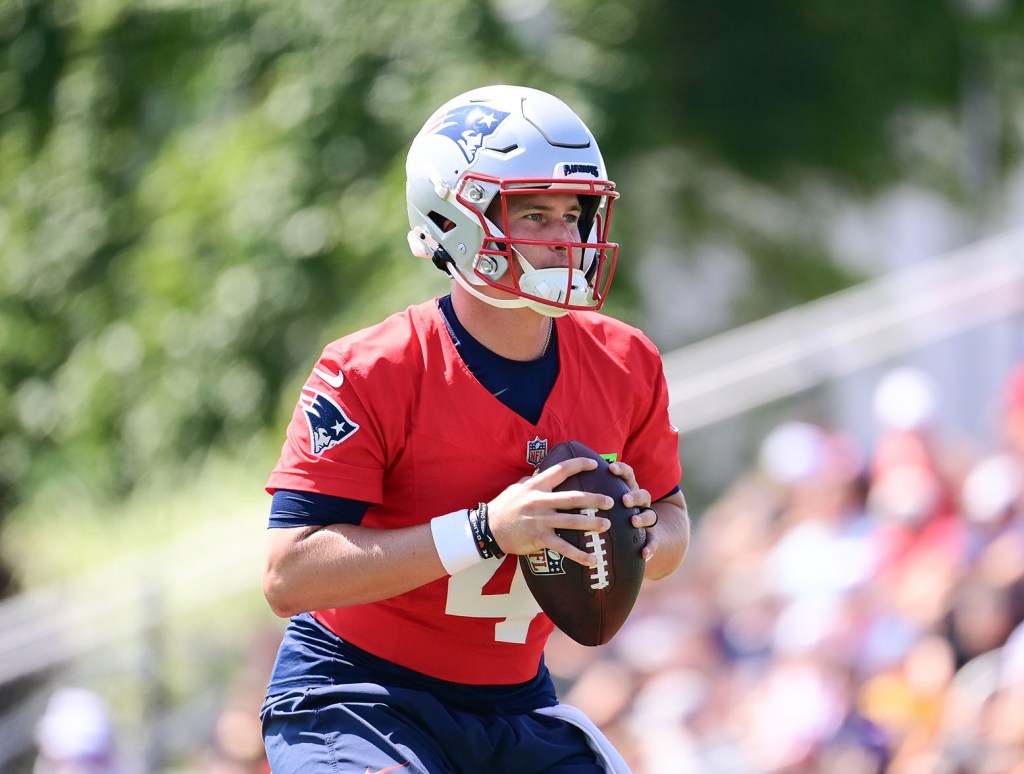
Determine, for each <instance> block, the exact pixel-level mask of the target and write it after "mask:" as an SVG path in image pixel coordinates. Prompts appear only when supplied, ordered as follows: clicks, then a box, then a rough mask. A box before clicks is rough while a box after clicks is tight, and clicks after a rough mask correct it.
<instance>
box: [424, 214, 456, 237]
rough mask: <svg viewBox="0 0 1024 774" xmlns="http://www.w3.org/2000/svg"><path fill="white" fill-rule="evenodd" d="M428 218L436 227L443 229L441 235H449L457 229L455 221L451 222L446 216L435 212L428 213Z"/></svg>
mask: <svg viewBox="0 0 1024 774" xmlns="http://www.w3.org/2000/svg"><path fill="white" fill-rule="evenodd" d="M427 217H428V218H430V220H431V221H433V223H434V225H435V226H437V227H438V228H439V229H441V233H443V234H447V233H448V232H449V231H451V230H452V229H453V228H455V222H454V221H452V220H449V219H448V218H446V217H445V216H444V215H442V214H441V213H439V212H436V211H434V210H431V211H430V212H428V213H427Z"/></svg>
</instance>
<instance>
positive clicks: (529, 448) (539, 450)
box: [526, 435, 548, 466]
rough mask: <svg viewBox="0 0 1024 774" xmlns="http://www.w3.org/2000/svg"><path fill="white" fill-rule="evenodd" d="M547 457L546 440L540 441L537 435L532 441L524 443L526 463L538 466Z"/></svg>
mask: <svg viewBox="0 0 1024 774" xmlns="http://www.w3.org/2000/svg"><path fill="white" fill-rule="evenodd" d="M547 456H548V439H547V438H545V439H544V440H541V437H540V436H539V435H538V436H537V437H536V438H534V439H533V440H532V441H527V442H526V461H527V462H528V463H530V464H531V465H534V466H536V465H540V463H541V462H543V461H544V458H545V457H547Z"/></svg>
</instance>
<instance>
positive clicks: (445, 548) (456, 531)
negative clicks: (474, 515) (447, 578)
mask: <svg viewBox="0 0 1024 774" xmlns="http://www.w3.org/2000/svg"><path fill="white" fill-rule="evenodd" d="M430 533H431V535H433V536H434V547H435V548H436V549H437V555H438V557H440V559H441V564H442V565H444V569H445V571H446V572H447V573H448V574H449V575H454V574H455V573H457V572H462V570H465V569H466V568H467V567H472V566H473V565H474V564H478V563H480V562H482V561H483V558H482V557H481V556H480V552H479V551H477V548H476V541H475V540H473V533H472V532H471V531H470V528H469V510H468V509H466V508H463V509H462V510H461V511H454V512H453V513H446V514H445V515H444V516H435V517H434V518H433V519H431V520H430Z"/></svg>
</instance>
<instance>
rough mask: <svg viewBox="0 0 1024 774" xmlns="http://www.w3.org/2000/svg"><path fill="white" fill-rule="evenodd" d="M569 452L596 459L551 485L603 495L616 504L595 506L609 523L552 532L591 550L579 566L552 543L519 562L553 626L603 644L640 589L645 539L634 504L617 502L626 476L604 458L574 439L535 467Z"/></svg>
mask: <svg viewBox="0 0 1024 774" xmlns="http://www.w3.org/2000/svg"><path fill="white" fill-rule="evenodd" d="M574 457H590V458H591V459H593V460H597V463H598V465H597V467H596V468H595V469H594V470H585V471H583V472H582V473H579V474H577V475H574V476H570V477H569V478H567V479H566V480H565V481H564V482H563V483H562V484H560V485H559V486H557V487H555V490H556V491H580V492H596V493H600V494H606V495H608V496H609V497H611V498H612V499H613V500H615V505H614V506H613V507H612V508H611V510H607V511H600V515H602V516H604V517H606V518H607V519H608V520H609V521H610V522H611V527H609V528H608V530H606V531H605V532H583V531H581V530H575V529H560V530H557V532H558V534H559V535H560V536H561V537H562V538H564V539H565V540H566V541H567V542H569V543H571V544H573V545H574V546H576V547H577V548H580V549H582V550H584V551H587V552H588V553H591V554H594V555H596V556H597V559H598V561H597V564H596V565H594V566H591V567H584V566H583V565H582V564H578V563H576V562H574V561H572V560H571V559H566V558H564V557H563V556H562V555H561V554H559V553H558V552H557V551H553V550H551V549H542V550H540V551H536V552H534V553H532V554H525V555H523V556H520V557H519V563H520V565H521V567H522V572H523V575H524V577H525V578H526V585H527V586H528V587H529V589H530V591H531V592H532V593H533V597H534V599H536V600H537V604H538V605H540V608H541V610H543V611H544V612H545V613H546V614H547V616H548V618H550V619H551V621H552V623H554V625H555V626H557V627H558V628H559V629H561V630H562V631H563V632H565V633H566V634H567V635H568V636H569V637H571V638H572V639H574V640H575V641H576V642H578V643H580V644H581V645H590V646H593V645H603V644H605V643H606V642H608V641H609V640H610V639H611V638H612V637H614V636H615V633H616V632H617V631H618V630H619V629H620V628H621V627H622V624H623V623H625V621H626V618H627V617H628V616H629V613H630V611H631V610H632V609H633V604H634V603H635V602H636V598H637V595H638V594H639V593H640V584H641V582H642V581H643V577H644V560H643V558H642V557H641V555H640V551H641V550H642V549H643V547H644V543H645V542H646V541H647V535H646V532H647V531H646V530H645V529H643V528H642V527H639V528H638V527H634V526H633V524H632V517H633V516H634V514H636V513H637V512H638V509H637V508H627V507H626V506H625V505H623V504H622V496H623V495H624V494H626V493H627V492H628V491H629V487H628V486H626V482H625V481H623V480H622V479H621V478H619V477H618V476H616V475H615V474H614V473H612V472H611V471H610V470H609V469H608V465H609V463H608V461H607V460H605V459H604V458H603V457H602V456H601V455H599V454H598V453H597V452H595V451H593V450H592V449H590V448H588V447H587V446H586V445H584V444H582V443H580V442H579V441H565V442H563V443H560V444H557V445H556V446H555V447H554V448H552V449H551V451H550V452H549V453H548V455H547V457H545V458H544V460H543V461H542V462H541V463H540V465H539V466H538V470H545V469H547V468H549V467H551V466H552V465H555V464H557V463H559V462H564V461H565V460H569V459H572V458H574ZM576 512H577V513H578V511H576Z"/></svg>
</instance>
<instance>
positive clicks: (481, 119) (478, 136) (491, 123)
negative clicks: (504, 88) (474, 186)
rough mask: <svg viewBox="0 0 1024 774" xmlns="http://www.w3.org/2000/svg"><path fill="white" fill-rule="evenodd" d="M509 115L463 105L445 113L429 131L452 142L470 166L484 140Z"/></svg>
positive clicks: (490, 109) (476, 106) (489, 109)
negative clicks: (438, 122)
mask: <svg viewBox="0 0 1024 774" xmlns="http://www.w3.org/2000/svg"><path fill="white" fill-rule="evenodd" d="M509 115H510V114H509V113H506V112H504V111H502V110H494V109H493V108H485V107H480V106H479V105H463V106H462V107H457V108H454V109H452V110H449V111H448V112H447V113H445V114H444V115H443V116H442V117H441V123H440V125H439V126H437V127H436V128H434V129H432V130H431V131H433V132H434V134H443V135H444V136H445V137H448V138H450V139H451V140H453V141H454V142H455V144H456V145H458V146H459V150H461V151H462V155H463V156H465V157H466V161H468V162H469V163H470V164H472V163H473V159H475V158H476V153H477V151H478V150H480V146H481V145H483V144H484V140H485V139H487V137H488V136H489V135H491V134H494V130H495V129H497V128H498V127H499V126H501V122H502V121H504V120H505V119H506V118H508V117H509Z"/></svg>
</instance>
